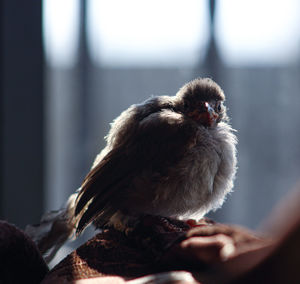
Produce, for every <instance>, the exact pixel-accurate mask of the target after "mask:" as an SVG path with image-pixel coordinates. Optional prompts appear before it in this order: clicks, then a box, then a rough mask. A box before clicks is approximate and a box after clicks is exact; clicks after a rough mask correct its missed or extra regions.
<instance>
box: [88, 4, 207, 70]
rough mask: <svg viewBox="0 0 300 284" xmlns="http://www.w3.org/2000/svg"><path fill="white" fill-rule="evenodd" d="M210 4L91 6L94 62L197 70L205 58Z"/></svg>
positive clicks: (91, 48) (89, 27) (89, 6)
mask: <svg viewBox="0 0 300 284" xmlns="http://www.w3.org/2000/svg"><path fill="white" fill-rule="evenodd" d="M207 15H208V8H207V1H198V0H189V1H188V2H186V1H183V0H164V1H160V0H151V1H150V0H146V1H140V0H127V1H123V0H110V1H105V0H90V1H88V34H89V44H90V50H91V56H92V58H93V59H94V60H95V62H97V63H99V64H101V65H110V66H128V65H134V66H136V65H138V66H144V65H150V66H153V65H160V66H161V65H171V66H174V65H178V64H179V65H180V66H182V65H193V64H197V63H198V62H199V60H201V58H203V57H204V55H205V45H206V44H207V39H208V16H207Z"/></svg>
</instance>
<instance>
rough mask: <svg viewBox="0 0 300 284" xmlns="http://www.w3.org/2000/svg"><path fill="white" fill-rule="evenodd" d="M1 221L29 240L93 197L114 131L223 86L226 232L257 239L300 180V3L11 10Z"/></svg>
mask: <svg viewBox="0 0 300 284" xmlns="http://www.w3.org/2000/svg"><path fill="white" fill-rule="evenodd" d="M0 9H1V23H0V32H1V34H0V36H1V45H0V53H1V71H0V72H1V73H0V75H1V76H0V87H1V101H0V106H1V117H0V122H1V128H0V131H1V133H0V134H1V144H0V149H1V152H0V161H1V165H0V166H1V176H0V179H1V187H0V198H1V199H0V217H1V219H6V220H8V221H9V222H12V223H15V224H16V225H18V226H19V227H21V228H24V226H25V225H26V224H28V223H37V222H38V221H39V218H40V216H41V214H42V212H44V211H46V210H52V209H58V208H59V207H60V206H61V205H62V204H63V203H64V202H65V201H66V199H67V197H68V196H69V195H70V194H71V193H73V192H74V191H75V190H76V189H77V188H78V187H79V186H80V184H81V181H82V180H83V178H84V176H85V175H86V174H87V173H88V171H89V169H90V166H91V164H92V161H93V159H94V157H95V155H96V154H97V153H98V152H99V151H100V149H101V148H102V147H103V146H104V140H103V137H104V136H105V135H106V133H107V131H108V129H109V122H111V121H112V120H113V119H114V118H115V117H116V116H118V115H119V113H120V112H121V111H122V110H124V109H126V108H127V107H128V106H129V105H131V104H133V103H138V102H142V101H143V100H145V99H146V98H148V97H149V96H150V95H165V94H168V95H173V94H175V93H176V91H177V90H178V88H179V87H180V86H182V85H183V84H184V83H185V82H187V81H189V80H191V79H194V78H195V77H199V76H200V77H211V78H212V79H213V80H215V81H217V82H218V83H219V84H220V85H221V86H222V88H223V89H224V91H225V94H226V95H227V102H226V105H227V107H228V108H229V115H230V117H231V123H232V125H233V127H234V128H235V129H237V131H238V132H237V136H238V139H239V144H238V161H239V163H238V166H239V169H238V174H237V178H236V182H235V191H234V193H233V194H232V195H231V196H230V197H229V198H228V200H227V202H226V203H225V205H224V206H223V208H222V209H220V210H218V211H217V212H215V213H213V214H210V216H211V217H212V218H214V219H216V220H218V221H221V222H226V223H236V224H241V225H244V226H247V227H250V228H253V229H255V228H257V226H258V225H259V224H260V222H261V221H262V219H263V218H264V217H265V216H266V215H267V214H268V213H269V212H270V210H271V208H272V207H273V206H274V204H276V203H277V202H278V201H279V200H280V199H281V198H282V197H283V196H284V195H285V194H286V193H287V192H288V191H289V190H290V189H291V188H292V187H293V186H294V185H295V183H296V182H297V181H298V179H299V173H300V147H299V144H300V139H299V138H300V111H299V109H300V80H299V79H300V77H299V75H300V29H299V27H300V2H299V1H298V0H276V1H274V0H264V1H260V0H244V1H239V0H218V1H217V0H214V1H213V0H210V1H209V0H189V1H184V0H164V1H159V0H151V1H150V0H142V1H141V0H127V1H122V0H109V1H105V0H64V1H60V0H44V1H23V2H22V1H16V0H3V1H1V6H0Z"/></svg>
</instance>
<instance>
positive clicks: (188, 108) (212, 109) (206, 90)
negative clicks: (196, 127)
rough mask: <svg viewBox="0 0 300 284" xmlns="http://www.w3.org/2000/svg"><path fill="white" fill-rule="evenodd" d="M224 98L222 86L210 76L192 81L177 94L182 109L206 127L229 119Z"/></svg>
mask: <svg viewBox="0 0 300 284" xmlns="http://www.w3.org/2000/svg"><path fill="white" fill-rule="evenodd" d="M224 100H225V95H224V93H223V91H222V89H221V88H220V86H219V85H218V84H216V83H215V82H214V81H213V80H211V79H209V78H197V79H195V80H193V81H190V82H188V83H187V84H185V85H184V86H183V87H182V88H181V89H180V90H179V91H178V93H177V94H176V101H177V103H178V106H179V108H180V111H181V112H182V113H184V114H185V115H186V116H188V117H189V118H191V119H193V120H194V121H195V122H197V123H198V124H200V125H203V126H205V127H214V126H216V125H217V124H218V123H219V122H220V121H224V120H227V115H226V108H225V106H224V105H223V102H224Z"/></svg>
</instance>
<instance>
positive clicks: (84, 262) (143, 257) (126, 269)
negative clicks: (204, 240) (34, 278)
mask: <svg viewBox="0 0 300 284" xmlns="http://www.w3.org/2000/svg"><path fill="white" fill-rule="evenodd" d="M189 228H190V227H189V225H187V224H186V223H184V222H181V221H178V220H171V219H167V218H162V217H156V216H145V217H144V218H143V219H142V221H141V222H140V223H139V224H138V225H137V226H136V227H135V228H134V229H133V230H131V231H129V232H127V233H123V232H120V231H117V230H115V229H113V228H108V229H106V230H104V231H103V232H102V233H99V234H97V235H96V236H95V237H94V238H92V239H91V240H90V241H88V242H87V243H85V244H84V245H82V246H81V247H79V248H78V249H76V250H75V251H73V252H72V253H71V254H69V255H68V256H67V257H66V258H65V259H63V260H62V261H61V262H60V263H59V264H58V265H56V266H55V267H54V268H53V269H52V270H51V271H50V273H49V274H48V275H47V277H46V278H45V279H44V282H43V283H48V282H49V283H50V282H52V281H64V280H65V281H72V280H78V279H85V278H93V277H100V276H107V275H118V276H121V277H124V278H125V279H132V278H136V277H140V276H144V275H147V274H151V273H157V272H161V271H166V270H168V269H167V268H166V267H164V266H163V265H161V264H160V263H159V260H160V258H161V256H162V255H163V254H164V252H165V251H166V250H167V249H168V248H169V247H170V246H172V245H173V244H175V243H178V242H180V241H181V240H182V239H184V238H185V235H186V231H187V230H188V229H189Z"/></svg>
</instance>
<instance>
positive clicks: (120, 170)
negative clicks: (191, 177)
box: [75, 110, 196, 233]
mask: <svg viewBox="0 0 300 284" xmlns="http://www.w3.org/2000/svg"><path fill="white" fill-rule="evenodd" d="M195 133H196V126H195V125H194V124H193V123H191V122H190V121H188V120H186V119H185V118H184V116H183V115H182V114H179V113H175V112H173V111H171V110H162V111H159V112H156V113H153V114H151V115H149V116H148V117H146V118H144V119H143V120H142V121H141V122H140V123H139V124H138V126H137V128H136V131H134V134H133V135H132V137H131V138H130V139H128V141H127V143H126V144H125V145H124V144H122V146H120V147H118V146H116V147H115V148H114V149H112V150H111V151H110V152H109V153H108V154H107V155H106V156H105V157H104V158H103V159H102V160H101V161H100V163H99V164H98V165H97V166H95V167H94V168H93V169H92V170H91V172H90V173H89V174H88V175H87V177H86V178H85V180H84V182H83V185H82V190H81V192H80V193H79V196H78V199H77V204H76V210H75V214H76V215H79V216H81V217H80V221H79V224H78V226H77V232H78V233H80V232H81V231H82V230H83V229H84V228H85V227H86V226H87V225H88V224H89V223H90V222H92V221H93V220H94V219H95V218H97V220H98V219H99V218H98V217H102V216H101V214H103V215H106V218H104V224H105V221H107V220H105V219H107V218H108V219H109V217H110V216H111V215H112V214H113V213H114V212H113V210H115V211H116V209H112V208H111V207H110V201H111V200H112V199H114V198H116V197H117V195H118V193H119V192H120V191H122V188H126V187H128V186H130V183H131V181H132V179H133V177H134V176H136V175H137V174H138V173H139V172H141V171H143V170H150V171H151V170H153V171H156V172H163V171H164V170H165V168H166V167H168V166H172V165H174V163H176V160H177V159H178V158H180V157H181V156H182V155H183V154H184V151H185V150H186V148H187V147H189V146H191V144H192V143H193V142H194V140H195V139H194V137H195ZM85 208H87V209H85ZM82 211H83V212H82ZM103 217H105V216H103Z"/></svg>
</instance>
